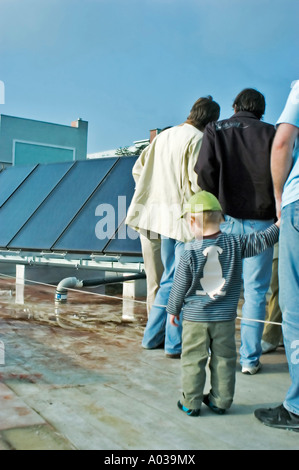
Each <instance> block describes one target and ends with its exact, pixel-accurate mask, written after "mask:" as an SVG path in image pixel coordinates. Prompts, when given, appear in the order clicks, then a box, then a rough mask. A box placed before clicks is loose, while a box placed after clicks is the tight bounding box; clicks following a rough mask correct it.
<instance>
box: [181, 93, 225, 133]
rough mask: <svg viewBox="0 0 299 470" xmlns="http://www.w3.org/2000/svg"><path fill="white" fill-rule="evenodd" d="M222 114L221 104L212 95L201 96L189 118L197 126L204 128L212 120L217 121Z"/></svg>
mask: <svg viewBox="0 0 299 470" xmlns="http://www.w3.org/2000/svg"><path fill="white" fill-rule="evenodd" d="M219 115H220V106H219V104H218V103H216V101H214V100H213V98H212V96H210V95H209V96H207V97H205V98H199V99H198V100H197V101H195V103H194V105H193V106H192V108H191V111H190V114H189V116H188V118H187V120H188V121H189V122H190V123H191V124H192V125H193V126H195V127H197V128H199V129H204V128H205V127H206V125H207V124H208V123H209V122H211V121H217V120H218V118H219Z"/></svg>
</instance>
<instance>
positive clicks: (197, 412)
mask: <svg viewBox="0 0 299 470" xmlns="http://www.w3.org/2000/svg"><path fill="white" fill-rule="evenodd" d="M178 407H179V409H180V410H182V411H184V412H185V413H186V414H187V415H188V416H199V415H200V409H199V408H198V409H194V410H192V408H186V406H184V405H182V403H181V402H180V401H178Z"/></svg>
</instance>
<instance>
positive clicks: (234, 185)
mask: <svg viewBox="0 0 299 470" xmlns="http://www.w3.org/2000/svg"><path fill="white" fill-rule="evenodd" d="M233 107H234V111H235V114H234V115H233V116H232V117H231V118H229V119H225V120H222V121H218V122H213V123H210V124H208V125H207V127H206V129H205V132H204V137H203V142H202V146H201V149H200V152H199V157H198V161H197V163H196V166H195V171H196V173H197V174H198V184H199V186H200V187H201V188H202V189H204V190H206V191H209V192H211V193H213V194H214V195H215V196H216V197H217V198H218V200H219V202H220V204H221V206H222V208H223V212H224V214H225V220H226V223H225V224H223V226H222V231H224V232H226V233H235V234H243V233H244V234H245V233H250V232H252V231H259V230H265V229H266V228H267V227H268V226H270V225H271V224H272V223H273V221H274V218H275V215H276V211H275V200H274V193H273V185H272V178H271V171H270V153H271V146H272V142H273V139H274V135H275V128H274V126H273V125H271V124H268V123H265V122H263V121H261V118H262V116H263V114H264V112H265V98H264V96H263V95H262V94H261V93H260V92H258V91H257V90H254V89H251V88H247V89H245V90H243V91H241V92H240V93H239V94H238V96H237V97H236V99H235V101H234V104H233ZM272 257H273V249H272V248H269V249H268V250H266V251H265V252H264V253H262V254H260V255H258V256H255V257H253V258H248V259H245V260H244V261H243V281H244V300H245V302H244V306H243V309H242V318H243V320H242V324H241V349H240V362H241V365H242V372H243V373H246V374H251V375H252V374H255V373H256V372H257V371H258V370H259V369H260V367H261V365H260V362H259V358H260V356H261V354H262V348H261V338H262V333H263V326H264V325H263V323H262V322H260V321H259V322H256V321H252V320H264V318H265V309H266V293H267V291H268V289H269V284H270V279H271V272H272ZM246 319H248V320H246ZM249 319H250V320H249Z"/></svg>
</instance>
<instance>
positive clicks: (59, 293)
mask: <svg viewBox="0 0 299 470" xmlns="http://www.w3.org/2000/svg"><path fill="white" fill-rule="evenodd" d="M145 278H146V274H145V272H142V273H138V274H134V275H132V276H114V277H108V278H106V279H87V280H83V281H80V280H79V279H77V278H76V277H67V278H65V279H63V280H62V281H60V283H59V284H58V286H57V288H56V293H55V302H57V303H65V302H67V289H80V288H82V287H96V286H101V285H103V284H119V283H122V282H126V281H135V280H137V279H145Z"/></svg>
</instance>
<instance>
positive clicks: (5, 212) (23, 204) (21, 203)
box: [0, 162, 74, 247]
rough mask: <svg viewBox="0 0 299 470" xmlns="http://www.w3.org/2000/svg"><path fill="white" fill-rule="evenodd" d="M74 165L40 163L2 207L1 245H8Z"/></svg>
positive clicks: (0, 219)
mask: <svg viewBox="0 0 299 470" xmlns="http://www.w3.org/2000/svg"><path fill="white" fill-rule="evenodd" d="M72 165H74V163H73V162H69V163H60V164H57V165H38V166H37V167H36V168H35V170H34V171H33V172H32V173H31V174H30V176H29V177H28V178H27V179H26V180H25V181H24V182H23V184H21V186H19V187H18V189H17V190H16V191H15V192H14V193H13V194H12V196H11V197H10V198H9V199H8V200H7V201H6V203H5V204H4V205H3V206H2V208H1V209H0V246H1V247H6V246H7V245H8V243H9V242H10V241H11V239H12V238H13V237H14V236H15V235H16V234H17V233H18V231H19V230H20V229H21V228H22V227H23V225H24V224H25V223H26V222H27V220H28V219H29V218H30V217H31V216H32V214H33V213H34V212H35V211H36V210H37V209H38V207H39V206H40V205H41V204H42V202H43V201H44V200H45V198H46V197H47V196H48V195H49V193H50V192H51V191H52V190H53V189H54V188H55V187H56V185H57V183H58V182H59V181H60V180H61V179H62V178H63V177H64V175H65V174H66V173H67V171H68V170H69V169H70V168H71V166H72Z"/></svg>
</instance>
